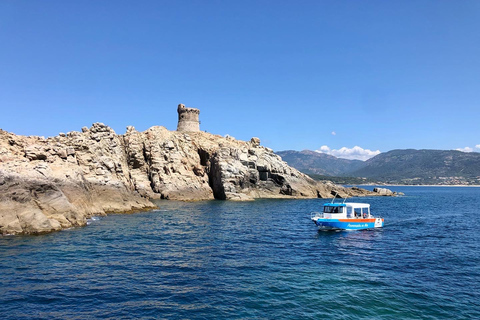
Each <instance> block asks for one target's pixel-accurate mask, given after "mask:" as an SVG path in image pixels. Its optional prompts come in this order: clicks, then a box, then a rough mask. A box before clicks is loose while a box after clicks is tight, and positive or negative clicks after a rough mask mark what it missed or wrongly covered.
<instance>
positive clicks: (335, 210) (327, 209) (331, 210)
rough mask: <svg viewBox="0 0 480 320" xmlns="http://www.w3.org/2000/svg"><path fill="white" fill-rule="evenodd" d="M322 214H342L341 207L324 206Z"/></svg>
mask: <svg viewBox="0 0 480 320" xmlns="http://www.w3.org/2000/svg"><path fill="white" fill-rule="evenodd" d="M323 212H325V213H342V212H343V207H333V206H332V207H331V206H325V207H323Z"/></svg>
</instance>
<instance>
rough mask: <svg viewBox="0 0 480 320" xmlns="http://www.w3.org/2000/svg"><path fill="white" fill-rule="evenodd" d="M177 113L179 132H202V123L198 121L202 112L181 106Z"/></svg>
mask: <svg viewBox="0 0 480 320" xmlns="http://www.w3.org/2000/svg"><path fill="white" fill-rule="evenodd" d="M177 112H178V126H177V131H200V121H199V120H198V115H199V114H200V110H198V109H195V108H186V107H185V105H183V104H179V105H178V108H177Z"/></svg>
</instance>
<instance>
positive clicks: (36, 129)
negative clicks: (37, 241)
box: [0, 0, 480, 155]
mask: <svg viewBox="0 0 480 320" xmlns="http://www.w3.org/2000/svg"><path fill="white" fill-rule="evenodd" d="M0 48H1V50H0V128H2V129H4V130H7V131H11V132H14V133H16V134H22V135H40V136H52V135H57V134H58V133H59V132H68V131H72V130H76V131H80V129H81V127H83V126H90V125H91V124H92V123H94V122H103V123H105V124H107V125H109V126H111V127H112V128H113V129H114V130H115V131H116V132H117V133H119V134H123V133H124V132H125V131H126V130H125V127H126V126H127V125H133V126H135V127H136V128H137V130H140V131H143V130H146V129H148V128H149V127H151V126H153V125H161V126H165V127H166V128H167V129H170V130H175V129H176V123H177V113H176V108H177V105H178V104H179V103H183V104H185V105H186V106H187V107H194V108H199V109H200V110H201V113H200V120H201V129H202V130H206V131H208V132H211V133H215V134H220V135H225V134H229V135H231V136H233V137H235V138H237V139H242V140H249V139H250V138H251V137H253V136H257V137H259V138H260V139H261V141H262V144H263V145H265V146H268V147H270V148H272V149H274V150H276V151H280V150H287V149H293V150H303V149H310V150H321V151H323V152H328V153H335V152H336V153H337V155H338V154H340V155H342V151H340V150H344V151H345V152H343V153H345V154H347V153H350V154H351V153H352V152H353V153H355V151H354V150H353V148H354V147H355V146H357V151H358V152H359V154H360V155H361V154H362V153H365V151H364V150H365V149H368V150H372V153H371V154H374V153H375V152H376V151H377V150H379V151H381V152H385V151H388V150H392V149H406V148H414V149H423V148H425V149H457V148H465V147H468V148H470V149H466V150H468V151H477V152H478V151H480V125H479V121H480V120H479V119H480V1H477V0H473V1H468V0H462V1H451V0H448V1H442V0H432V1H422V0H414V1H383V0H382V1H368V0H366V1H358V0H352V1H341V0H332V1H321V0H316V1H265V0H256V1H244V0H242V1H229V0H224V1H207V0H202V1H193V0H192V1H179V0H176V1H174V0H172V1H146V0H140V1H118V0H115V1H110V0H105V1H102V0H95V1H88V0H78V1H73V0H71V1H64V0H59V1H52V0H43V1H32V0H28V1H22V0H1V1H0ZM342 148H344V149H342ZM362 150H363V151H362ZM366 153H367V154H368V152H366Z"/></svg>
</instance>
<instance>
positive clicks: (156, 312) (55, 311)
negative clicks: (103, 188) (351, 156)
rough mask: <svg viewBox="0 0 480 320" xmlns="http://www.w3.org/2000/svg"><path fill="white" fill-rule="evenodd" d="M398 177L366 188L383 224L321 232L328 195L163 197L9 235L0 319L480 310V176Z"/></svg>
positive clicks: (432, 314) (1, 246) (397, 315)
mask: <svg viewBox="0 0 480 320" xmlns="http://www.w3.org/2000/svg"><path fill="white" fill-rule="evenodd" d="M391 189H392V190H394V191H402V192H405V194H406V195H405V196H403V197H397V198H388V197H381V198H380V197H375V198H362V199H355V200H356V201H361V202H369V203H370V204H371V205H372V213H373V214H376V215H380V216H383V217H384V218H385V227H384V228H383V229H381V230H364V231H350V232H318V231H317V229H316V227H315V225H314V224H313V223H312V222H311V221H310V219H309V218H310V212H311V211H315V210H319V208H320V206H321V204H323V203H324V202H325V200H321V199H318V200H259V201H255V202H247V203H235V202H222V201H209V202H196V203H182V202H173V201H163V202H159V204H160V208H159V209H158V210H156V211H153V212H148V213H138V214H133V215H110V216H108V217H100V218H96V219H94V220H92V221H91V222H90V224H89V225H88V226H87V227H84V228H76V229H70V230H65V231H62V232H57V233H52V234H48V235H42V236H17V237H11V236H10V237H0V319H95V318H99V319H100V318H101V319H212V318H218V319H252V318H253V319H479V318H480V219H479V215H480V188H468V187H391ZM349 201H352V199H350V200H349Z"/></svg>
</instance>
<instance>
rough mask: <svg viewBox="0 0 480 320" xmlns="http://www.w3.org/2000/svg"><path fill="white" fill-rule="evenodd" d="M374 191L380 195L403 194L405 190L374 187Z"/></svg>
mask: <svg viewBox="0 0 480 320" xmlns="http://www.w3.org/2000/svg"><path fill="white" fill-rule="evenodd" d="M373 192H375V193H377V194H378V195H379V196H390V197H391V196H403V195H404V193H403V192H393V191H392V190H390V189H387V188H373Z"/></svg>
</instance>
